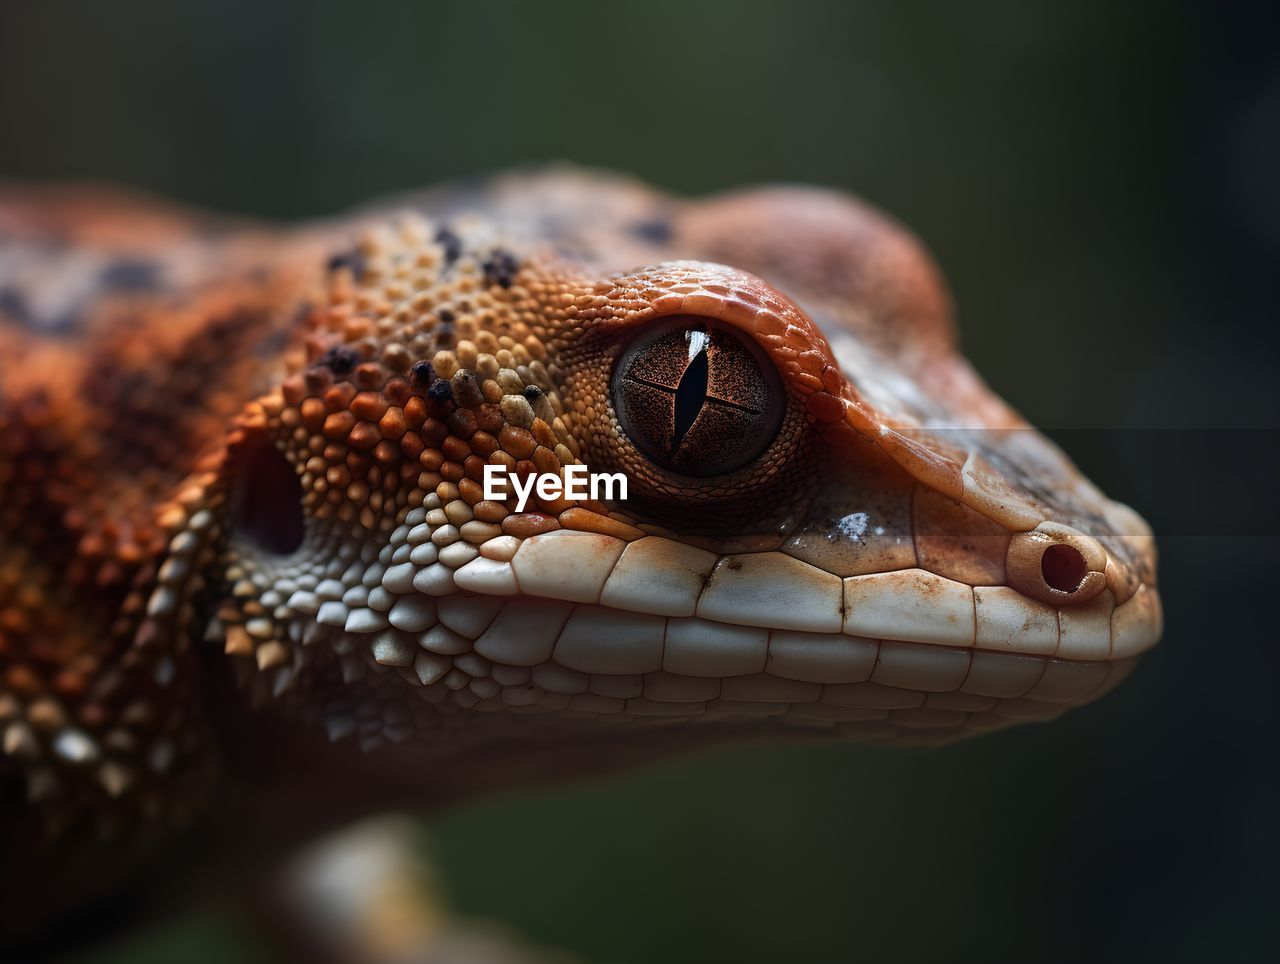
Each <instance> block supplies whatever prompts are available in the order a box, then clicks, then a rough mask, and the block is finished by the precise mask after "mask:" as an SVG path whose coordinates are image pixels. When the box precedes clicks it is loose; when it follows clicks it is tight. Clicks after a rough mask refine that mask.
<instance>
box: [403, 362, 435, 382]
mask: <svg viewBox="0 0 1280 964" xmlns="http://www.w3.org/2000/svg"><path fill="white" fill-rule="evenodd" d="M409 378H410V379H411V380H412V381H413V383H414V384H415V385H417V386H419V387H421V386H423V385H430V384H431V383H432V382H433V381H435V380H436V370H435V369H434V368H432V367H431V362H429V361H420V362H418V363H417V364H415V365H414V366H413V367H412V368H410V369H409Z"/></svg>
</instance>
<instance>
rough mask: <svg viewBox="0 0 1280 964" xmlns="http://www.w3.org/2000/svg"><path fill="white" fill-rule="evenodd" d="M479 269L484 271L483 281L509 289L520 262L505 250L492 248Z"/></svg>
mask: <svg viewBox="0 0 1280 964" xmlns="http://www.w3.org/2000/svg"><path fill="white" fill-rule="evenodd" d="M480 267H481V268H483V269H484V280H485V281H487V282H488V283H489V284H491V285H497V286H498V287H500V288H510V287H511V282H513V281H514V280H515V277H516V272H517V271H519V270H520V262H519V261H518V260H517V259H516V256H515V255H514V254H512V253H511V252H510V251H507V250H506V249H505V248H494V249H493V252H492V253H491V254H490V255H489V257H487V258H485V260H484V263H483V264H482V265H481V266H480Z"/></svg>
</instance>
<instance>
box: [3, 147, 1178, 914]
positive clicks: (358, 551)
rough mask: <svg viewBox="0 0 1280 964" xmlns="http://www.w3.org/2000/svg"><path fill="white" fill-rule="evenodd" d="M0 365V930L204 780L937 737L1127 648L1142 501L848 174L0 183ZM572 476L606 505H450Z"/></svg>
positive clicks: (1024, 703)
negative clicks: (355, 190)
mask: <svg viewBox="0 0 1280 964" xmlns="http://www.w3.org/2000/svg"><path fill="white" fill-rule="evenodd" d="M677 259H684V260H677ZM673 319H675V320H674V321H673ZM663 332H667V333H668V334H667V335H666V336H665V337H666V340H665V341H664V340H663V337H664V336H663V334H662V333H663ZM691 333H692V334H691ZM681 338H683V342H681V341H680V339H681ZM650 339H652V340H650ZM673 345H675V346H676V349H675V355H672V354H671V352H672V346H673ZM680 345H688V346H690V348H689V354H688V356H687V358H686V357H685V356H683V355H682V354H681V352H682V351H683V348H681V347H679V346H680ZM628 346H638V347H636V348H634V354H633V355H626V354H625V353H626V352H627V351H628V350H631V349H629V347H628ZM699 346H702V349H701V350H702V351H703V352H704V354H703V355H702V356H697V352H698V350H699ZM706 346H710V347H706ZM695 356H697V358H696V361H695ZM0 358H2V359H3V363H2V367H0V789H2V790H3V794H2V795H0V821H2V822H0V845H2V846H3V853H4V862H3V863H4V865H3V869H2V870H0V883H2V886H3V891H4V898H5V899H4V910H3V911H0V916H3V917H4V921H3V924H4V926H5V927H6V928H8V929H9V930H10V931H18V930H21V929H23V928H24V927H25V928H27V929H30V928H31V927H32V926H38V925H39V924H41V923H42V922H43V921H44V920H49V919H52V918H53V917H55V916H56V915H57V914H59V913H61V912H63V911H64V910H66V909H68V908H70V907H73V906H75V905H77V904H79V903H82V902H84V901H86V900H90V899H93V898H96V897H98V896H101V895H102V894H103V893H105V892H107V891H109V890H110V889H112V888H114V887H116V886H117V885H119V884H120V883H121V882H122V881H123V880H125V879H126V878H128V877H129V876H130V874H132V873H133V871H134V870H135V868H136V867H137V865H138V864H139V862H140V861H142V860H143V859H146V858H149V857H150V856H151V855H153V854H154V852H155V851H156V850H157V848H159V847H161V845H163V844H164V843H165V842H166V841H169V840H172V839H174V837H175V835H177V834H178V833H179V832H180V831H181V830H182V829H183V828H185V827H187V826H189V825H190V823H191V822H192V820H194V819H197V818H206V819H208V818H209V813H210V811H214V812H215V813H216V812H217V811H218V810H219V808H222V810H223V818H224V826H226V820H227V819H228V818H226V813H229V812H233V811H234V812H235V813H236V814H237V816H236V817H235V818H234V819H236V820H244V821H245V822H246V823H252V822H254V820H253V819H250V818H249V817H246V816H245V814H246V813H248V812H251V811H254V810H255V809H256V810H258V811H260V813H258V814H257V815H256V817H260V818H261V819H260V823H261V824H262V826H264V827H266V826H269V827H271V828H273V829H272V830H271V832H273V833H276V832H279V828H280V827H283V826H289V827H291V828H292V829H293V830H294V831H296V834H297V835H299V836H303V835H305V834H306V833H308V832H310V831H312V830H314V829H318V828H320V827H323V826H325V825H327V824H329V823H332V822H333V821H335V820H339V819H343V818H346V817H349V816H352V815H355V814H358V813H360V812H362V811H365V810H368V811H371V810H374V809H376V808H379V807H383V806H388V805H391V804H399V803H406V802H412V801H425V800H430V799H440V798H448V797H454V796H457V795H460V794H463V793H466V792H470V791H471V790H472V789H474V788H476V787H479V786H483V785H497V784H502V783H505V782H511V781H514V780H516V779H524V778H527V777H531V776H535V775H538V774H539V773H540V772H542V771H546V770H554V771H557V772H558V771H560V770H577V769H595V768H599V767H601V766H616V765H621V764H624V763H626V762H629V761H630V760H632V759H635V758H639V757H641V756H644V755H646V754H652V753H657V752H664V751H666V750H668V749H672V748H675V747H679V746H684V745H689V744H693V743H701V742H705V741H714V740H720V739H728V738H739V737H745V736H768V737H776V736H782V735H785V734H799V735H806V736H807V735H813V736H821V735H828V736H834V737H837V738H852V739H877V740H880V739H887V740H899V741H906V742H922V741H923V742H937V741H942V740H946V739H951V738H954V737H956V736H958V735H962V734H966V733H972V732H979V731H982V730H986V729H990V728H992V727H997V726H1001V725H1005V724H1008V723H1011V722H1016V721H1017V720H1021V719H1041V718H1048V717H1051V716H1054V715H1056V714H1058V713H1059V712H1061V711H1062V710H1064V709H1066V708H1067V707H1069V706H1071V705H1075V704H1078V703H1081V702H1084V701H1087V700H1089V699H1092V698H1094V697H1095V696H1097V695H1098V694H1100V693H1101V692H1103V691H1104V690H1106V689H1107V688H1109V687H1110V686H1112V685H1114V684H1115V683H1116V682H1117V681H1118V680H1119V679H1120V678H1121V677H1122V676H1123V675H1124V673H1125V671H1126V670H1127V669H1128V668H1129V667H1130V666H1131V665H1132V663H1133V661H1134V659H1135V658H1136V656H1137V654H1138V653H1140V652H1141V651H1142V650H1144V649H1146V648H1148V647H1149V646H1150V645H1152V644H1153V643H1154V642H1155V640H1156V639H1157V638H1158V635H1159V619H1160V617H1159V602H1158V599H1157V596H1156V591H1155V579H1154V550H1153V546H1152V542H1151V539H1150V533H1149V531H1148V530H1147V529H1146V527H1145V525H1144V524H1143V523H1142V522H1141V520H1140V519H1139V518H1138V517H1137V516H1136V515H1135V514H1134V513H1133V512H1131V511H1130V510H1128V509H1126V508H1124V507H1123V506H1120V505H1118V504H1116V503H1112V502H1110V501H1108V500H1107V499H1106V498H1105V497H1103V496H1102V495H1101V494H1100V493H1098V492H1097V490H1096V489H1094V488H1093V487H1092V486H1091V485H1090V484H1089V483H1088V482H1087V481H1086V480H1085V479H1083V478H1082V477H1081V476H1080V475H1079V474H1078V473H1077V472H1076V470H1075V469H1074V467H1073V466H1071V465H1070V463H1069V462H1067V461H1066V459H1065V458H1063V457H1062V456H1061V454H1060V453H1059V452H1058V451H1057V450H1056V449H1054V448H1053V447H1052V446H1051V445H1050V444H1049V443H1048V442H1046V441H1045V440H1044V439H1043V438H1042V437H1041V436H1039V435H1038V434H1036V433H1035V432H1034V430H1032V429H1031V428H1030V427H1028V426H1026V425H1025V423H1024V422H1022V420H1021V419H1019V418H1018V416H1017V415H1016V414H1014V413H1013V412H1012V411H1010V410H1009V409H1008V408H1007V407H1006V406H1005V405H1004V404H1003V403H1002V402H1000V400H999V399H997V398H995V397H994V396H993V395H991V394H990V393H989V391H988V390H987V389H986V388H985V386H984V385H982V383H981V382H980V381H979V380H978V379H977V378H976V376H975V375H973V373H972V372H971V370H970V369H969V367H968V366H967V364H966V363H965V362H964V360H963V359H962V358H961V357H960V356H959V355H958V354H956V353H955V350H954V340H953V334H952V330H951V327H950V319H949V308H948V305H947V301H946V296H945V293H944V291H943V289H942V287H941V283H940V282H939V280H938V279H937V277H936V274H935V271H934V269H933V267H932V266H931V264H930V263H929V261H928V260H927V258H926V256H925V255H924V254H923V253H922V252H921V250H920V249H919V248H918V246H917V245H916V243H915V242H914V241H913V240H912V239H911V238H910V237H909V236H908V235H906V234H905V233H904V232H902V231H901V230H900V229H899V228H897V227H896V226H894V225H892V224H891V223H889V222H888V221H886V220H885V219H883V218H882V217H881V216H879V215H877V214H875V213H874V212H872V211H870V210H869V209H867V208H865V207H863V206H862V205H860V204H858V203H856V202H854V201H852V200H851V199H848V198H845V197H843V196H839V195H833V194H828V193H825V192H819V191H807V190H801V189H762V190H757V191H747V192H740V193H738V194H734V195H729V196H725V197H721V198H716V199H712V200H709V201H705V202H699V203H693V202H680V201H675V200H673V199H671V198H668V197H666V196H663V195H660V194H657V193H654V192H651V191H649V190H648V189H646V188H643V187H641V186H639V185H636V184H634V183H632V182H628V181H623V180H619V179H613V178H608V177H603V176H598V175H592V174H585V173H580V172H571V171H570V172H550V173H546V174H541V175H533V176H515V177H511V178H504V179H498V180H496V181H492V182H488V183H487V184H486V185H485V186H484V187H483V188H479V189H475V190H460V191H446V192H441V193H435V194H429V195H425V196H423V197H421V198H410V199H407V200H405V201H403V202H401V203H397V204H396V205H394V206H389V207H386V208H383V209H372V210H370V211H369V212H368V213H363V214H358V215H356V216H353V217H352V218H350V219H348V220H345V221H341V222H333V223H324V224H315V225H308V226H304V227H302V228H299V229H296V230H283V229H278V230H270V229H266V228H260V227H255V226H251V225H240V224H236V223H232V222H216V221H213V220H208V219H204V220H201V219H194V218H190V217H189V216H186V215H184V214H180V213H174V212H170V211H168V210H166V209H164V208H162V207H160V206H158V205H154V204H143V203H140V202H123V201H121V202H117V201H112V200H105V201H104V200H102V199H101V198H100V197H99V196H97V195H92V194H73V193H72V194H69V193H50V194H45V193H43V192H35V191H31V190H29V189H22V188H10V189H8V190H7V192H3V193H0ZM633 358H634V359H635V362H634V367H627V366H629V365H631V364H632V361H631V359H633ZM673 358H674V359H675V361H672V359H673ZM620 359H622V360H621V361H620ZM620 365H621V366H623V367H624V368H626V370H625V371H622V372H619V370H618V367H619V366H620ZM672 365H675V368H674V369H673V368H672V367H671V366H672ZM686 365H687V367H682V366H686ZM698 365H701V366H702V368H701V369H700V370H698V372H700V374H698V372H695V369H696V366H698ZM664 366H665V367H664ZM691 372H695V375H696V377H695V375H691V374H690V373H691ZM774 372H776V374H774ZM664 373H665V374H664ZM668 375H670V377H669V378H667V376H668ZM664 378H667V380H666V381H663V379H664ZM697 378H701V379H702V380H701V381H700V382H698V384H696V385H694V384H693V382H694V381H697ZM690 386H692V387H690ZM691 393H692V394H691ZM699 393H700V394H699ZM691 399H692V401H691ZM620 412H621V414H620ZM655 440H656V441H655ZM655 453H657V454H656V456H655ZM575 462H582V463H585V464H586V465H587V466H589V467H591V468H592V469H595V470H601V471H603V470H607V471H610V472H622V473H624V474H625V475H627V477H628V478H629V480H630V483H631V486H630V498H629V500H628V501H627V502H625V503H613V504H609V505H605V504H602V503H598V502H592V501H589V500H587V501H584V502H579V503H577V504H574V503H571V502H569V501H566V500H563V499H550V500H542V501H540V502H539V501H538V500H536V498H535V501H534V503H533V504H531V505H530V506H529V507H528V509H527V510H526V511H525V512H524V513H516V512H515V511H514V500H509V501H508V502H507V503H505V504H504V503H502V502H495V501H492V500H484V499H483V498H481V496H482V492H481V490H480V486H479V482H480V481H481V476H482V470H483V466H484V465H485V464H487V463H504V464H506V465H508V466H510V467H512V468H514V469H515V470H516V471H517V473H528V472H531V471H540V472H550V473H557V472H559V471H560V470H561V468H562V467H563V466H564V465H566V464H572V463H575ZM673 467H674V469H673ZM575 533H576V534H575ZM246 786H248V787H249V788H250V789H249V790H248V791H246V790H245V789H244V788H245V787H246ZM246 800H251V801H252V803H251V805H249V806H245V805H244V803H245V801H246ZM237 801H238V802H239V804H238V805H239V809H238V810H237V809H235V807H236V806H237V803H236V802H237ZM256 817H255V819H256ZM286 836H287V835H286Z"/></svg>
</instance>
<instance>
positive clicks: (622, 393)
mask: <svg viewBox="0 0 1280 964" xmlns="http://www.w3.org/2000/svg"><path fill="white" fill-rule="evenodd" d="M610 394H611V398H612V402H613V409H614V412H615V414H616V416H617V418H618V422H619V425H620V426H621V428H622V430H623V432H625V433H626V435H627V438H628V439H629V440H630V441H631V443H632V444H633V445H634V446H635V448H636V449H637V450H639V452H640V453H641V454H643V455H644V456H645V457H646V458H647V459H649V460H650V461H651V462H652V463H654V465H656V466H657V467H659V468H661V469H663V470H664V471H667V472H671V473H675V474H678V475H683V476H688V477H692V478H709V477H713V476H719V475H725V474H728V473H730V472H734V471H736V470H738V469H741V468H743V467H744V466H746V465H749V464H750V463H751V462H753V461H754V460H755V459H757V458H759V457H760V455H762V454H763V453H764V452H765V451H766V450H767V449H768V448H769V446H770V445H771V444H772V443H773V441H774V439H775V438H776V437H777V435H778V430H779V428H780V426H781V424H782V419H783V415H784V413H785V410H786V393H785V391H784V389H783V386H782V380H781V378H780V377H779V375H778V372H777V369H776V368H775V367H774V365H773V363H772V362H771V361H770V360H769V358H768V357H767V356H766V355H765V353H764V352H763V351H762V350H761V349H760V347H759V346H758V345H757V344H756V343H755V342H754V340H753V339H751V338H749V337H746V336H744V335H742V334H740V333H739V332H737V331H736V330H735V329H733V328H731V327H728V326H726V325H723V324H719V323H717V322H715V321H712V320H710V319H706V318H699V317H695V316H678V317H675V318H671V319H667V320H665V321H663V322H661V323H659V324H656V325H654V326H651V327H647V328H646V329H645V330H643V331H642V332H641V333H640V334H638V335H637V336H636V337H635V338H634V339H633V340H632V341H631V342H630V343H629V344H628V345H627V346H626V347H625V348H624V349H623V351H622V354H621V356H620V357H619V359H618V362H617V364H616V365H615V367H614V372H613V379H612V384H611V390H610Z"/></svg>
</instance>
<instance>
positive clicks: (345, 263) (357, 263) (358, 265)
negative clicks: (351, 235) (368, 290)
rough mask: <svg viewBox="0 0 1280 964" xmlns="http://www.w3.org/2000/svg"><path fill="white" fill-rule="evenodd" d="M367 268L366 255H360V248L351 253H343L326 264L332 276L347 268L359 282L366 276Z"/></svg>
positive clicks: (352, 250) (353, 249)
mask: <svg viewBox="0 0 1280 964" xmlns="http://www.w3.org/2000/svg"><path fill="white" fill-rule="evenodd" d="M365 266H366V262H365V258H364V255H363V254H361V253H360V250H359V249H358V248H352V249H351V250H350V251H341V252H339V253H338V254H335V255H333V256H332V257H330V258H329V260H328V262H327V263H326V267H327V268H328V269H329V273H330V274H333V273H334V272H335V271H341V270H342V269H343V268H347V269H348V270H350V272H351V276H352V277H353V278H355V279H356V280H357V281H359V280H360V278H361V277H362V276H363V275H364V269H365Z"/></svg>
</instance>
